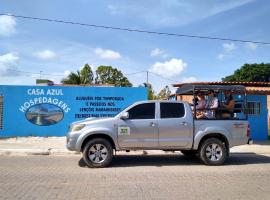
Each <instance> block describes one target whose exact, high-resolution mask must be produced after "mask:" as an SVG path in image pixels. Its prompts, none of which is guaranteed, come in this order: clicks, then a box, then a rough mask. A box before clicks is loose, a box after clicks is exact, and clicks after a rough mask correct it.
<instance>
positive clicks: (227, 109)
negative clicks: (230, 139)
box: [221, 91, 235, 118]
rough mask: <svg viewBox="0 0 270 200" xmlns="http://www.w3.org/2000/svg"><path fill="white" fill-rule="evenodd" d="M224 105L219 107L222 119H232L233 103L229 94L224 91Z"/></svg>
mask: <svg viewBox="0 0 270 200" xmlns="http://www.w3.org/2000/svg"><path fill="white" fill-rule="evenodd" d="M224 94H225V103H224V104H222V105H221V107H222V108H223V109H222V118H232V117H233V109H234V106H235V101H234V99H233V96H232V94H231V92H229V91H225V92H224Z"/></svg>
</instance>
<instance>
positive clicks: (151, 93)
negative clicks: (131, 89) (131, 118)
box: [140, 83, 156, 100]
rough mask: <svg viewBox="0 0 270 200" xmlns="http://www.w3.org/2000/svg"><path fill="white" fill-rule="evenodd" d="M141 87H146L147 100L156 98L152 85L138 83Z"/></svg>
mask: <svg viewBox="0 0 270 200" xmlns="http://www.w3.org/2000/svg"><path fill="white" fill-rule="evenodd" d="M140 86H141V87H147V89H148V94H147V98H148V100H154V99H156V96H155V92H154V90H153V87H152V85H151V84H150V83H148V84H147V83H143V85H140Z"/></svg>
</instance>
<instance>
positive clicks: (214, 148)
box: [206, 143, 223, 161]
mask: <svg viewBox="0 0 270 200" xmlns="http://www.w3.org/2000/svg"><path fill="white" fill-rule="evenodd" d="M222 155H223V152H222V148H221V146H220V145H218V144H215V143H214V144H210V145H208V146H207V147H206V157H207V158H208V159H209V160H211V161H219V160H220V159H221V157H222Z"/></svg>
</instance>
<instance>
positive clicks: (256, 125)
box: [247, 95, 268, 140]
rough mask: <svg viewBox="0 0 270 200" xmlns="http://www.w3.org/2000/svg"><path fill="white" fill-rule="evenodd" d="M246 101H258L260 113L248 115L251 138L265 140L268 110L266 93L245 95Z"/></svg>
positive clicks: (266, 137) (266, 136)
mask: <svg viewBox="0 0 270 200" xmlns="http://www.w3.org/2000/svg"><path fill="white" fill-rule="evenodd" d="M247 101H248V102H260V105H261V108H260V114H259V115H248V121H249V123H250V131H251V136H252V139H254V140H267V139H268V110H267V96H266V95H247Z"/></svg>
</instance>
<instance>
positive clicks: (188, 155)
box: [181, 150, 198, 158]
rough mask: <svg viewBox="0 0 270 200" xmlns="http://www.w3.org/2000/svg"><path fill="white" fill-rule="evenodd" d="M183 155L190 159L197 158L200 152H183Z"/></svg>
mask: <svg viewBox="0 0 270 200" xmlns="http://www.w3.org/2000/svg"><path fill="white" fill-rule="evenodd" d="M181 153H182V154H184V155H185V156H186V157H188V158H196V157H197V153H198V152H197V151H195V150H182V151H181Z"/></svg>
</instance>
